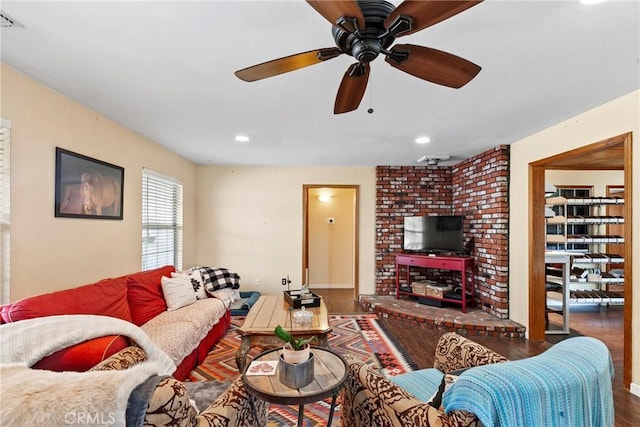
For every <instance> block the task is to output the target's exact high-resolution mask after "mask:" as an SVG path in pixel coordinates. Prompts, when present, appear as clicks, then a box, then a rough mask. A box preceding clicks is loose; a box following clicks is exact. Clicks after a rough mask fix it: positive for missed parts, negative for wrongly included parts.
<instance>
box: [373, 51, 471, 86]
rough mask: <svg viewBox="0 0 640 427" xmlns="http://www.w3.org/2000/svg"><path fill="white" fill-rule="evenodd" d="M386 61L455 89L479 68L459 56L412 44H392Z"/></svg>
mask: <svg viewBox="0 0 640 427" xmlns="http://www.w3.org/2000/svg"><path fill="white" fill-rule="evenodd" d="M385 61H386V62H387V63H389V65H391V66H392V67H394V68H397V69H398V70H401V71H404V72H405V73H408V74H411V75H412V76H415V77H418V78H419V79H423V80H427V81H430V82H432V83H436V84H439V85H443V86H449V87H452V88H456V89H457V88H461V87H462V86H464V85H466V84H467V83H469V82H470V81H471V80H472V79H473V78H474V77H475V76H476V75H477V74H478V73H479V72H480V70H481V69H482V67H480V66H479V65H476V64H474V63H473V62H470V61H467V60H466V59H464V58H460V57H459V56H456V55H452V54H450V53H447V52H443V51H441V50H437V49H432V48H429V47H424V46H416V45H413V44H398V45H395V46H393V48H392V49H391V51H390V52H389V54H388V55H387V56H386V57H385Z"/></svg>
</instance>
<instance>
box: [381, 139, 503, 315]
mask: <svg viewBox="0 0 640 427" xmlns="http://www.w3.org/2000/svg"><path fill="white" fill-rule="evenodd" d="M508 196H509V147H508V146H499V147H496V148H494V149H491V150H488V151H485V152H484V153H481V154H479V155H477V156H475V157H472V158H470V159H468V160H465V161H463V162H461V163H458V164H457V165H455V166H378V167H377V168H376V294H377V295H395V254H396V253H398V252H402V239H403V224H404V219H403V218H404V217H405V216H416V215H464V217H465V222H464V233H465V242H466V244H467V245H468V247H469V249H470V251H471V255H472V256H473V258H474V262H475V268H474V276H475V283H476V289H475V292H476V305H477V306H478V307H480V308H482V310H484V311H486V312H488V313H491V314H493V315H494V316H496V317H498V318H504V319H506V318H508V317H509V292H508V291H509V286H508V279H509V269H508V265H509V259H508V254H509V247H508V237H509V236H508V233H509V199H508Z"/></svg>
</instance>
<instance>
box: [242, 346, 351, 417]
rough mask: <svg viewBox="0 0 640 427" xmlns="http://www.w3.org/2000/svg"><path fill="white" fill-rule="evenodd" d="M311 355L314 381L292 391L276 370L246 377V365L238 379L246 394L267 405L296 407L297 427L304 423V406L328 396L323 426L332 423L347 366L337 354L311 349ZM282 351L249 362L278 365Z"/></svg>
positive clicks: (317, 348) (268, 353)
mask: <svg viewBox="0 0 640 427" xmlns="http://www.w3.org/2000/svg"><path fill="white" fill-rule="evenodd" d="M311 351H312V352H313V355H314V359H315V362H314V379H313V381H312V382H311V384H309V385H307V386H305V387H302V388H299V389H292V388H289V387H287V386H285V385H283V384H282V383H281V382H280V379H279V377H278V372H277V368H276V374H275V375H247V369H248V367H249V366H251V364H247V366H246V368H245V370H244V372H243V373H242V379H243V381H244V385H245V387H246V388H247V391H248V392H249V393H251V394H252V395H254V396H255V397H257V398H258V399H262V400H265V401H267V402H271V403H277V404H281V405H299V406H298V407H299V409H298V426H302V421H303V419H304V404H305V403H311V402H317V401H319V400H323V399H326V398H327V397H330V396H331V409H330V411H329V419H328V420H327V426H330V425H331V422H332V420H333V411H334V409H335V405H336V398H337V397H338V393H339V392H340V389H341V388H342V386H343V384H344V382H345V381H346V379H347V372H348V371H347V362H346V361H345V360H344V359H343V358H342V356H340V355H339V354H338V353H335V352H334V351H332V350H329V349H327V348H321V347H313V348H312V349H311ZM280 354H282V349H280V348H276V349H273V350H267V351H265V352H263V353H261V354H260V355H259V356H257V357H256V358H255V359H253V362H256V361H258V362H260V361H278V360H279V358H280Z"/></svg>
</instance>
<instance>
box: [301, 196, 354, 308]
mask: <svg viewBox="0 0 640 427" xmlns="http://www.w3.org/2000/svg"><path fill="white" fill-rule="evenodd" d="M358 191H359V186H357V185H315V184H314V185H307V184H305V185H303V227H304V230H303V234H302V235H303V244H302V246H303V249H302V253H303V258H302V277H303V278H304V281H305V282H307V283H308V284H309V288H310V289H311V290H313V289H314V288H316V289H318V288H321V289H329V290H336V291H337V290H339V292H338V294H339V295H349V296H350V299H351V300H357V295H358V287H359V284H358V277H359V275H358V259H359V254H358V228H359V227H358Z"/></svg>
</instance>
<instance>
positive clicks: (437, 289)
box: [425, 285, 453, 298]
mask: <svg viewBox="0 0 640 427" xmlns="http://www.w3.org/2000/svg"><path fill="white" fill-rule="evenodd" d="M451 289H453V287H452V286H450V285H449V286H435V285H427V286H426V289H425V295H427V296H430V297H436V298H444V294H446V293H447V292H449V291H450V290H451Z"/></svg>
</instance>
